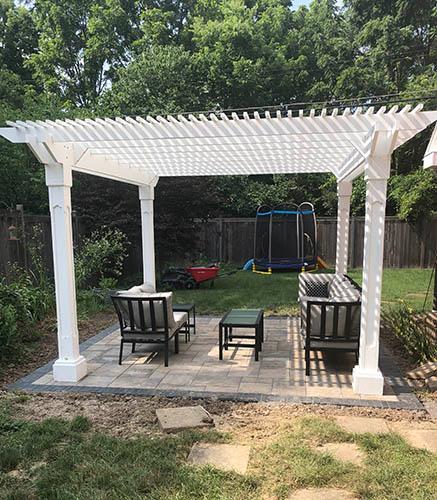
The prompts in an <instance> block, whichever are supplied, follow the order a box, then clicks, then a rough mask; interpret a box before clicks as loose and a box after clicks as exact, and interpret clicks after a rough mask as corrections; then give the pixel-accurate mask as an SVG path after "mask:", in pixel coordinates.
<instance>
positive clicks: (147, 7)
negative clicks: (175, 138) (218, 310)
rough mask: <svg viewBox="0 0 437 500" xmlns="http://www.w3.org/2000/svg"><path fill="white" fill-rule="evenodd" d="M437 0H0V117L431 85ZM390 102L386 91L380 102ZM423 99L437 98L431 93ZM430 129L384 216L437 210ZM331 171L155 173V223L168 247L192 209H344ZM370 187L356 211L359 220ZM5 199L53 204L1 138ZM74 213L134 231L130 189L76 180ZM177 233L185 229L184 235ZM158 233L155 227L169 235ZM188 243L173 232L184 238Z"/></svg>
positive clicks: (182, 107)
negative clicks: (209, 175) (305, 1)
mask: <svg viewBox="0 0 437 500" xmlns="http://www.w3.org/2000/svg"><path fill="white" fill-rule="evenodd" d="M436 18H437V8H436V7H435V2H433V1H432V0H424V1H421V2H411V1H406V0H384V1H380V2H372V1H370V0H346V1H345V2H344V5H343V7H342V8H339V7H338V3H337V2H335V1H334V0H314V1H312V2H311V3H310V4H309V6H308V7H299V8H298V9H297V10H293V8H292V2H291V1H290V0H257V1H255V0H197V1H195V0H70V1H66V0H56V1H53V0H35V1H34V2H29V3H22V4H21V3H20V4H18V3H17V2H14V1H13V0H0V122H1V123H2V124H3V123H4V122H5V121H6V120H9V119H26V118H27V119H29V118H31V119H32V118H37V119H43V118H51V119H56V118H62V117H77V116H94V115H99V116H103V115H110V116H114V115H143V114H148V113H151V114H155V113H162V114H165V113H179V112H187V111H193V110H207V109H223V108H241V107H252V106H256V107H259V108H261V109H262V107H263V106H265V105H280V104H281V103H296V102H307V101H322V102H330V101H338V100H344V99H347V98H355V97H359V96H361V97H363V96H371V95H381V94H390V93H400V97H402V98H411V99H412V100H413V103H414V102H416V101H419V100H420V99H419V98H418V96H423V97H427V96H429V95H431V94H434V95H436V90H437V79H436V72H435V63H436V50H437V49H436V43H437V42H436V26H437V22H436ZM383 100H384V98H382V99H381V101H383ZM425 105H426V106H433V107H435V106H436V105H437V98H436V97H434V99H425ZM429 136H430V131H429V130H428V131H424V132H423V133H421V134H419V135H418V136H417V137H415V138H414V139H413V140H412V141H410V142H409V143H407V144H406V145H404V146H403V147H402V148H400V149H399V150H398V151H397V152H396V153H395V155H394V158H393V162H392V166H393V172H392V174H393V178H392V180H391V181H390V185H389V203H388V208H387V211H388V213H389V214H399V215H400V216H401V217H404V218H406V219H407V220H409V221H411V222H414V220H415V218H416V216H415V215H414V214H419V216H420V217H423V216H426V215H427V214H429V213H430V212H431V211H432V210H435V209H436V207H435V203H434V202H433V201H430V200H433V199H434V201H435V196H436V193H435V190H434V189H432V186H433V185H435V178H434V177H433V174H432V173H429V172H428V173H423V172H420V171H419V168H420V164H421V159H422V157H423V152H424V148H425V146H426V143H427V141H428V140H429ZM335 184H336V183H335V179H334V178H333V177H332V176H328V175H311V176H299V175H296V176H286V175H281V176H258V177H255V176H250V177H237V178H236V177H228V178H215V179H203V178H202V179H200V178H192V179H161V180H160V181H159V183H158V186H157V189H156V210H157V220H156V223H157V231H158V233H159V234H160V235H161V236H160V237H159V238H162V241H164V240H165V241H166V243H162V247H161V249H160V252H161V254H162V255H163V256H164V257H165V255H166V254H168V253H169V252H170V248H171V247H172V246H173V247H174V245H176V240H178V241H180V242H182V243H181V244H180V250H181V251H183V248H184V247H186V246H188V245H189V244H190V238H192V232H190V231H191V230H190V227H192V225H193V221H194V219H195V218H196V217H206V216H214V215H229V216H237V215H238V216H249V215H253V213H254V211H255V209H256V206H257V205H258V204H261V203H266V204H270V205H286V204H289V203H300V202H301V201H303V200H305V199H306V200H309V201H312V202H313V203H314V204H315V205H316V208H317V210H318V213H320V214H323V215H331V214H334V213H335V210H336V195H335V191H336V186H335ZM364 194H365V189H364V183H363V181H362V180H361V179H358V180H357V181H356V182H355V185H354V191H353V197H352V200H353V206H352V212H353V213H354V214H356V215H362V214H363V210H364ZM0 200H1V201H2V202H3V203H5V204H7V205H9V206H11V205H14V204H16V203H24V204H25V206H26V207H27V208H28V209H29V210H32V211H34V212H45V211H46V210H47V194H46V189H45V186H44V173H43V169H42V168H41V166H39V165H38V164H37V162H36V161H35V159H34V158H33V157H32V156H31V155H30V154H29V153H28V152H27V151H26V150H25V149H24V148H23V147H22V146H19V145H15V146H14V145H11V144H8V143H6V142H5V141H1V142H0ZM73 201H74V206H75V209H76V210H77V211H78V212H79V213H80V214H82V215H83V216H84V217H85V219H87V220H88V221H89V225H90V228H91V229H93V228H97V227H98V226H99V225H102V224H106V225H109V226H111V227H113V226H117V225H118V226H120V227H123V229H124V230H126V232H127V233H128V235H129V238H130V239H131V240H132V241H135V235H137V234H138V231H139V226H138V224H139V219H138V213H139V210H138V197H137V193H136V190H135V189H134V188H132V187H130V186H123V185H120V184H116V183H113V182H111V181H107V180H104V179H98V178H90V177H85V176H83V175H82V176H80V175H77V176H75V188H74V192H73ZM182 233H183V234H182ZM159 238H157V239H158V240H159ZM178 238H179V239H178Z"/></svg>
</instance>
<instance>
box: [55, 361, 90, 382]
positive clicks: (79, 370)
mask: <svg viewBox="0 0 437 500" xmlns="http://www.w3.org/2000/svg"><path fill="white" fill-rule="evenodd" d="M86 374H87V366H86V359H85V358H84V357H83V356H79V357H78V358H76V359H57V360H56V361H55V362H54V364H53V379H54V380H55V381H56V382H79V380H81V379H83V378H84V377H85V375H86Z"/></svg>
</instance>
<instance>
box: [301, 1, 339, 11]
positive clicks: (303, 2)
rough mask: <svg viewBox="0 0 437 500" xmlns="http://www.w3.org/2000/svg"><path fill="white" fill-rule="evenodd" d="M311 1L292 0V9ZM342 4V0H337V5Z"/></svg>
mask: <svg viewBox="0 0 437 500" xmlns="http://www.w3.org/2000/svg"><path fill="white" fill-rule="evenodd" d="M311 2H312V0H293V9H297V8H298V7H300V6H301V5H306V6H307V7H308V5H309V4H310V3H311ZM342 4H343V1H342V0H337V5H338V6H339V7H340V6H341V5H342Z"/></svg>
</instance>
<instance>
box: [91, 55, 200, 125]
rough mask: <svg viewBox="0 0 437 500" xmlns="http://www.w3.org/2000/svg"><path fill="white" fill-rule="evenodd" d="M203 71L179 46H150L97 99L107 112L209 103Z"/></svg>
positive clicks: (185, 107)
mask: <svg viewBox="0 0 437 500" xmlns="http://www.w3.org/2000/svg"><path fill="white" fill-rule="evenodd" d="M208 105H209V104H208V102H207V98H206V96H205V87H204V82H203V77H202V74H201V73H200V72H199V70H198V68H197V67H196V65H195V64H194V61H193V59H192V56H191V54H190V53H189V52H188V51H186V50H184V49H183V48H182V47H179V46H171V45H170V46H160V45H157V46H153V47H151V48H148V49H146V50H144V51H143V52H142V53H141V54H140V55H138V56H137V57H136V58H135V59H134V60H133V61H132V62H131V64H129V66H128V67H126V68H122V69H120V70H119V71H118V72H117V75H116V80H115V81H114V83H113V85H112V87H111V89H109V90H108V91H107V92H106V93H105V94H104V95H103V96H102V99H101V101H100V109H101V110H102V111H103V112H106V113H109V114H118V115H120V114H122V115H132V114H135V115H145V114H166V113H177V112H183V111H193V110H198V109H204V108H205V107H208Z"/></svg>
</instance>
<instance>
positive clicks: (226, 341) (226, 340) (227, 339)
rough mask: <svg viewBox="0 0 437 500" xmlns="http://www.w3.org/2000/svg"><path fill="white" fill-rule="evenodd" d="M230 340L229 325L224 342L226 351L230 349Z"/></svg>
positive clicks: (226, 328)
mask: <svg viewBox="0 0 437 500" xmlns="http://www.w3.org/2000/svg"><path fill="white" fill-rule="evenodd" d="M228 342H229V329H228V327H227V326H225V343H224V347H225V351H227V350H228Z"/></svg>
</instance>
